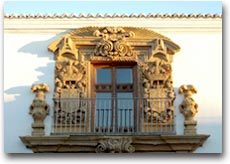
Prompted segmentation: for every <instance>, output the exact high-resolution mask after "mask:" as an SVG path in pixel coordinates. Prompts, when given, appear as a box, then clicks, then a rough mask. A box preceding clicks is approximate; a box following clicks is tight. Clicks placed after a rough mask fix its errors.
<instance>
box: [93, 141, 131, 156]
mask: <svg viewBox="0 0 230 164" xmlns="http://www.w3.org/2000/svg"><path fill="white" fill-rule="evenodd" d="M131 143H132V140H131V138H121V137H116V138H114V137H111V138H106V139H102V140H100V141H99V143H98V145H97V147H96V149H95V151H96V152H97V153H133V152H134V151H135V147H133V146H132V145H131Z"/></svg>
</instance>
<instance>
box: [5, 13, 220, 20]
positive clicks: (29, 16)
mask: <svg viewBox="0 0 230 164" xmlns="http://www.w3.org/2000/svg"><path fill="white" fill-rule="evenodd" d="M4 18H5V19H60V18H68V19H74V18H188V19H189V18H205V19H207V18H211V19H216V18H219V19H222V14H210V13H208V14H203V13H201V14H194V13H191V14H186V13H183V14H178V13H174V14H169V13H166V14H161V13H157V14H154V13H149V14H145V13H140V14H136V13H132V14H126V13H124V14H118V13H114V14H110V13H105V14H101V13H97V14H96V15H95V14H93V13H89V14H85V13H80V14H76V13H72V14H67V13H64V14H60V13H55V14H41V13H38V14H33V13H31V14H24V13H22V14H15V13H13V14H7V13H5V14H4Z"/></svg>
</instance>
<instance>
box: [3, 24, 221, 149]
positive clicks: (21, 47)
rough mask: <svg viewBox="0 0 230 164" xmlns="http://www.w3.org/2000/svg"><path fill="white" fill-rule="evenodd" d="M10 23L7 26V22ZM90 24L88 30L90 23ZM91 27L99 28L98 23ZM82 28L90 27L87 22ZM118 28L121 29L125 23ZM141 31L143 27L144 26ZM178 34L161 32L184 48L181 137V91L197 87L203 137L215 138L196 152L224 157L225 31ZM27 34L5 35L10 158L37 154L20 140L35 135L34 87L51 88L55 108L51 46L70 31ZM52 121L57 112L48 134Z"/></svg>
mask: <svg viewBox="0 0 230 164" xmlns="http://www.w3.org/2000/svg"><path fill="white" fill-rule="evenodd" d="M8 23H9V22H8ZM199 23H201V24H202V22H199ZM5 24H6V26H5V27H7V22H6V23H5ZM9 24H10V23H9ZM18 24H20V21H19V22H18ZM85 24H87V25H88V24H89V22H87V23H85ZM91 24H92V25H93V22H92V23H91ZM190 24H191V23H190ZM82 25H83V26H84V23H83V24H82ZM94 25H95V24H94ZM103 25H104V24H103ZM105 25H106V24H105ZM116 25H119V22H118V23H117V24H116ZM122 25H124V24H122ZM53 26H55V23H54V25H53ZM138 26H141V23H140V24H138ZM152 26H153V27H154V25H152ZM143 27H145V25H143ZM75 28H76V27H75ZM5 29H7V28H5ZM67 29H69V28H67ZM172 29H173V28H170V29H169V30H167V29H165V28H164V29H163V30H161V28H160V27H159V28H156V29H155V31H156V32H160V33H161V34H163V35H165V36H167V37H169V38H171V39H172V40H173V41H174V42H175V43H177V44H178V45H179V46H180V47H181V51H180V52H179V53H177V54H176V55H175V56H174V62H173V79H174V87H175V91H176V93H177V98H176V100H175V105H176V107H177V108H176V129H177V134H183V116H182V114H180V113H179V109H178V105H179V104H180V103H181V101H182V99H183V96H181V95H178V87H180V86H181V85H182V84H193V85H195V86H196V87H197V89H198V94H197V95H194V99H195V100H196V101H197V103H198V104H199V113H198V114H197V116H196V119H197V121H198V126H197V132H198V133H199V134H210V135H211V136H210V137H209V139H208V140H207V141H206V142H205V144H204V145H203V147H200V148H198V149H197V150H196V152H197V153H220V152H222V33H221V29H220V30H216V29H217V28H216V27H215V30H213V31H212V29H211V28H209V29H208V30H207V31H206V30H205V29H202V30H199V28H198V29H196V30H193V31H189V29H186V30H175V31H173V30H172ZM174 29H175V28H174ZM25 31H26V30H25V29H24V31H23V32H20V29H19V31H17V27H15V28H14V30H13V31H11V30H10V29H8V30H6V31H5V33H4V143H5V145H4V149H5V152H6V153H29V152H31V151H30V150H29V149H26V148H25V146H24V145H23V143H22V142H21V141H20V139H19V136H25V135H31V123H32V118H31V116H30V115H29V114H28V112H29V105H30V104H31V102H32V100H33V98H34V94H32V93H31V91H30V87H31V85H32V84H34V83H43V82H45V83H47V84H48V85H49V86H50V89H51V92H50V93H48V94H47V101H48V103H49V104H50V105H51V109H52V104H53V103H52V93H53V84H54V83H53V79H54V60H53V54H52V53H51V52H48V50H47V46H48V45H49V44H50V43H51V42H52V41H54V40H56V39H57V38H59V37H60V36H62V35H63V34H64V33H65V32H66V30H60V31H57V30H56V31H55V30H54V31H52V30H51V28H50V29H49V30H48V31H46V30H45V29H43V31H40V32H38V31H36V30H35V32H34V31H33V29H32V30H31V29H30V30H28V31H29V32H25ZM51 122H52V110H51V112H50V115H49V116H48V117H47V119H46V134H47V135H49V133H50V132H51Z"/></svg>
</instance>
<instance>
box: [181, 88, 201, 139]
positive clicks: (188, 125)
mask: <svg viewBox="0 0 230 164" xmlns="http://www.w3.org/2000/svg"><path fill="white" fill-rule="evenodd" d="M194 93H197V90H196V88H195V87H194V86H193V85H182V86H181V87H180V88H179V94H184V100H183V101H182V103H181V104H180V106H179V108H180V112H181V113H182V114H183V115H184V117H185V121H184V135H196V125H197V121H196V120H194V117H195V115H196V113H197V112H198V110H197V108H198V104H197V103H196V102H195V101H194V100H193V98H192V95H193V94H194Z"/></svg>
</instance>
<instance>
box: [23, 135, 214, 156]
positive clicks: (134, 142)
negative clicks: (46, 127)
mask: <svg viewBox="0 0 230 164" xmlns="http://www.w3.org/2000/svg"><path fill="white" fill-rule="evenodd" d="M209 136H210V135H191V136H188V135H186V136H184V135H161V136H141V135H133V136H123V135H122V136H98V135H87V136H82V135H81V136H80V135H75V136H57V135H55V136H42V137H37V136H21V137H20V139H21V140H22V142H23V143H24V144H25V146H26V147H27V148H29V149H31V150H32V151H33V152H34V153H95V152H112V153H116V152H118V153H123V152H124V153H128V152H135V153H140V152H174V153H191V152H193V151H195V150H196V149H197V148H198V147H200V146H202V145H203V143H204V142H205V141H206V140H207V139H208V137H209ZM98 150H99V151H98Z"/></svg>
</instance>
